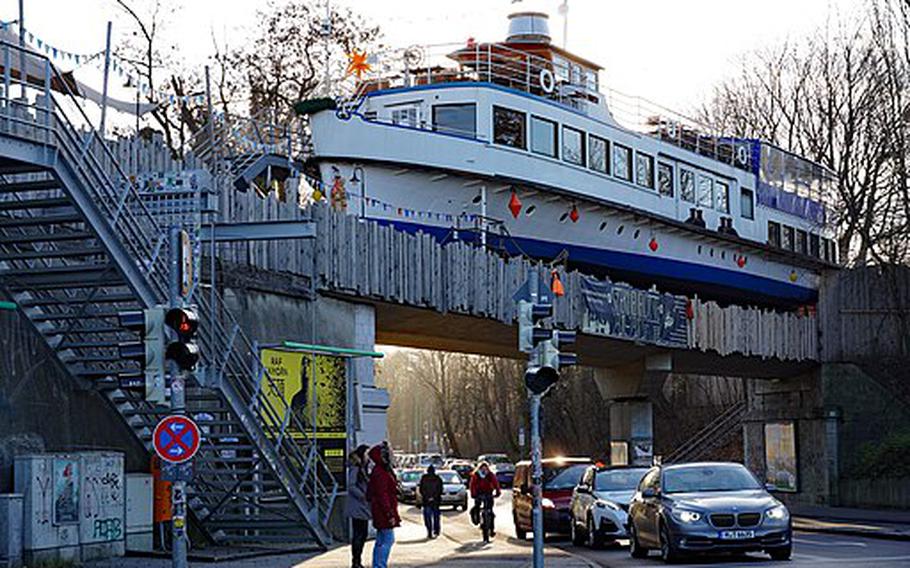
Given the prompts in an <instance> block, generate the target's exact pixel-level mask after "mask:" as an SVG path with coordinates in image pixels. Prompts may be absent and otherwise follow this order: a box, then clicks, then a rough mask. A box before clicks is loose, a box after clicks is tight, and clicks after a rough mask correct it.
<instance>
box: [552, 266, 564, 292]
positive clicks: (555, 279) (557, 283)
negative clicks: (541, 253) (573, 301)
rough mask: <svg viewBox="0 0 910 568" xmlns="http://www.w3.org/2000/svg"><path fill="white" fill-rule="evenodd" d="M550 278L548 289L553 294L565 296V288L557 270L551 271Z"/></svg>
mask: <svg viewBox="0 0 910 568" xmlns="http://www.w3.org/2000/svg"><path fill="white" fill-rule="evenodd" d="M550 274H551V276H552V280H551V282H550V290H551V291H552V292H553V294H554V295H555V296H565V295H566V289H565V287H564V286H563V285H562V280H560V279H559V272H558V271H556V270H554V271H552V272H551V273H550Z"/></svg>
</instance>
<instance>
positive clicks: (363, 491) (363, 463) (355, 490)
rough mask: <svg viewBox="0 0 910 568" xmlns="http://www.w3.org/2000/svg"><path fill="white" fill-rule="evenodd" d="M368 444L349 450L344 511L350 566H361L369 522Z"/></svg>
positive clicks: (358, 567) (355, 567) (354, 567)
mask: <svg viewBox="0 0 910 568" xmlns="http://www.w3.org/2000/svg"><path fill="white" fill-rule="evenodd" d="M368 449H369V446H367V445H366V444H361V445H359V446H357V449H356V450H354V451H353V452H351V458H350V464H349V465H348V500H347V501H346V502H345V505H344V512H345V514H346V515H347V516H348V518H349V519H351V568H363V562H362V561H361V556H362V555H363V545H364V544H365V543H366V541H367V533H368V532H369V528H370V527H369V522H370V504H369V503H368V502H367V485H368V483H369V480H370V478H369V473H367V450H368Z"/></svg>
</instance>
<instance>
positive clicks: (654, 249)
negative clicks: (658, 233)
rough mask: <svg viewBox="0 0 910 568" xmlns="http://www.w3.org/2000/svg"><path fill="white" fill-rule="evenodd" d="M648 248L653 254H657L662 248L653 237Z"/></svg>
mask: <svg viewBox="0 0 910 568" xmlns="http://www.w3.org/2000/svg"><path fill="white" fill-rule="evenodd" d="M648 248H649V249H651V252H657V249H659V248H660V245H659V244H657V239H655V238H654V237H651V242H649V243H648Z"/></svg>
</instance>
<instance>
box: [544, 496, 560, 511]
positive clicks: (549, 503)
mask: <svg viewBox="0 0 910 568" xmlns="http://www.w3.org/2000/svg"><path fill="white" fill-rule="evenodd" d="M540 506H541V507H543V508H544V509H555V508H556V503H554V502H553V501H552V500H551V499H548V498H546V497H544V498H543V499H541V500H540Z"/></svg>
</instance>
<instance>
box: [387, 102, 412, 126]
mask: <svg viewBox="0 0 910 568" xmlns="http://www.w3.org/2000/svg"><path fill="white" fill-rule="evenodd" d="M392 124H402V125H405V126H410V127H411V128H417V107H416V106H407V107H403V108H393V109H392Z"/></svg>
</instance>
